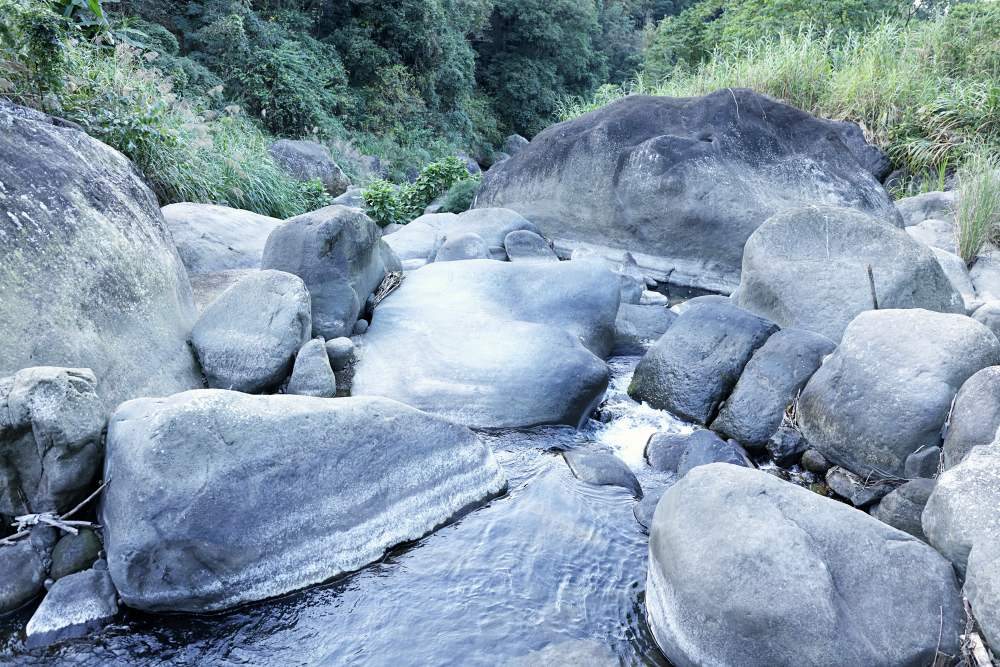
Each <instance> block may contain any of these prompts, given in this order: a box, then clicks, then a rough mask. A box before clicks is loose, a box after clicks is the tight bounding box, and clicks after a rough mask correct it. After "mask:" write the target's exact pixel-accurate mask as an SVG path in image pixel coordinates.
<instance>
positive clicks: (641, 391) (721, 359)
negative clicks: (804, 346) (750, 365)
mask: <svg viewBox="0 0 1000 667" xmlns="http://www.w3.org/2000/svg"><path fill="white" fill-rule="evenodd" d="M777 330H778V327H777V326H775V325H774V324H773V323H771V322H768V321H767V320H765V319H763V318H761V317H757V316H756V315H754V314H752V313H749V312H747V311H745V310H743V309H741V308H737V307H736V306H734V305H731V304H728V303H712V302H706V303H699V304H697V305H695V306H692V307H691V308H689V309H687V310H685V311H684V312H683V313H682V314H681V315H680V316H679V317H678V318H677V319H676V320H675V321H674V323H673V324H672V325H671V326H670V328H669V329H667V332H666V333H665V334H664V335H663V336H662V337H661V338H660V340H658V341H657V342H656V344H655V345H653V346H652V347H651V348H650V349H649V351H648V352H647V353H646V355H645V356H644V357H643V358H642V360H641V361H640V362H639V364H638V365H637V366H636V368H635V373H634V375H633V376H632V383H631V384H630V385H629V388H628V394H629V396H631V397H632V398H634V399H635V400H637V401H643V402H646V403H648V404H649V405H650V406H652V407H654V408H657V409H660V410H669V411H670V412H672V413H673V414H675V415H677V416H678V417H681V418H682V419H686V420H688V421H693V422H697V423H699V424H707V423H710V422H711V420H712V418H713V417H714V416H715V412H716V409H717V408H718V406H719V404H720V403H721V402H722V401H723V400H725V399H726V397H727V396H728V395H729V392H730V391H731V390H732V389H733V387H734V386H735V385H736V381H737V380H738V379H739V377H740V373H742V372H743V367H744V366H745V365H746V363H747V362H748V361H749V360H750V357H751V355H753V353H754V351H755V350H757V348H759V347H760V346H761V345H763V344H764V342H765V341H766V340H767V339H768V337H769V336H770V335H771V334H773V333H774V332H775V331H777Z"/></svg>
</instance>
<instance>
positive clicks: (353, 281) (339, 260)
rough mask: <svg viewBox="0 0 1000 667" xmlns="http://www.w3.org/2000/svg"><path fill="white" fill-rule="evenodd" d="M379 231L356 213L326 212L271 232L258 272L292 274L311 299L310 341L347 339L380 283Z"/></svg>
mask: <svg viewBox="0 0 1000 667" xmlns="http://www.w3.org/2000/svg"><path fill="white" fill-rule="evenodd" d="M380 238H381V234H380V232H379V229H378V226H377V225H376V224H375V223H374V222H373V221H372V219H371V218H369V217H368V216H367V215H365V214H364V213H363V212H361V211H359V210H358V209H355V208H348V207H346V206H327V207H326V208H321V209H319V210H318V211H313V212H311V213H305V214H303V215H300V216H297V217H295V218H291V219H290V220H286V221H285V222H284V223H282V224H281V225H280V226H279V227H278V228H277V229H275V230H274V231H273V232H271V235H270V236H269V237H268V239H267V245H266V246H265V248H264V259H263V263H262V267H263V268H265V269H277V270H279V271H285V272H287V273H291V274H294V275H296V276H298V277H299V278H302V281H303V282H304V283H305V285H306V288H307V289H308V290H309V295H310V297H312V327H313V335H314V336H322V337H323V338H338V337H340V336H349V335H350V334H351V328H352V327H353V326H354V323H355V322H356V321H357V319H358V314H359V313H360V312H361V309H362V307H363V306H364V305H365V301H366V300H367V299H368V296H369V295H370V294H371V293H372V292H374V291H375V289H376V288H377V287H378V286H379V283H381V282H382V279H383V278H385V273H386V270H385V260H384V259H383V256H382V251H381V248H380V245H381V244H380V242H379V239H380Z"/></svg>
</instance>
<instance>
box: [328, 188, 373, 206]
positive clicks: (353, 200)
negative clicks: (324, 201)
mask: <svg viewBox="0 0 1000 667" xmlns="http://www.w3.org/2000/svg"><path fill="white" fill-rule="evenodd" d="M364 191H365V189H364V188H359V187H357V186H354V185H351V186H348V188H347V189H346V190H344V194H342V195H338V196H336V197H334V198H333V201H332V202H330V203H331V204H337V205H339V206H350V207H351V208H361V209H363V208H364V207H365V197H364V194H363V193H364Z"/></svg>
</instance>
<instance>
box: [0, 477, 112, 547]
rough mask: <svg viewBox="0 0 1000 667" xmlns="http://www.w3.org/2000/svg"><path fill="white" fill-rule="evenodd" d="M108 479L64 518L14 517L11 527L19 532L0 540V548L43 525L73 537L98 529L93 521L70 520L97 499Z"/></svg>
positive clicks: (50, 514) (46, 514)
mask: <svg viewBox="0 0 1000 667" xmlns="http://www.w3.org/2000/svg"><path fill="white" fill-rule="evenodd" d="M110 481H111V480H110V479H108V480H106V481H104V482H103V483H102V484H101V485H100V486H98V487H97V489H96V490H95V491H94V492H93V493H91V494H90V495H89V496H87V497H86V498H85V499H84V500H83V501H82V502H81V503H80V504H78V505H77V506H76V507H74V508H73V509H71V510H70V511H68V512H66V513H65V514H63V515H62V516H57V515H56V514H55V513H53V512H41V513H39V514H23V515H21V516H18V517H14V523H12V524H11V525H12V526H14V527H15V528H17V532H15V533H14V534H13V535H8V536H7V537H5V538H3V539H2V540H0V546H9V545H12V544H14V542H16V541H17V540H19V539H21V538H22V537H27V536H28V535H30V534H31V529H32V528H34V527H35V526H37V525H38V524H40V523H42V524H45V525H48V526H53V527H55V528H58V529H59V530H62V531H65V532H67V533H72V534H73V535H76V534H78V533H79V532H80V531H79V528H98V527H99V526H98V525H97V524H95V523H93V522H91V521H70V520H69V518H70V517H71V516H73V515H74V514H76V513H77V512H79V511H80V510H81V509H83V508H84V507H86V506H87V504H88V503H89V502H90V501H92V500H93V499H94V498H96V497H97V496H98V495H99V494H100V493H101V491H103V490H104V488H105V487H106V486H107V485H108V482H110Z"/></svg>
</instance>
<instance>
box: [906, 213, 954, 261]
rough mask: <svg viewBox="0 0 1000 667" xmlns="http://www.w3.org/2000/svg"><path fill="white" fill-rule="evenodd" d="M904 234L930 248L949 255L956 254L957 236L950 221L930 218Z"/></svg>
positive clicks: (909, 228) (913, 226)
mask: <svg viewBox="0 0 1000 667" xmlns="http://www.w3.org/2000/svg"><path fill="white" fill-rule="evenodd" d="M906 233H907V234H909V235H910V237H911V238H912V239H913V240H915V241H919V242H920V243H923V244H924V245H926V246H930V247H931V248H937V249H939V250H944V251H945V252H949V253H951V254H955V253H957V252H958V235H957V234H956V231H955V223H954V222H952V221H950V220H938V219H935V218H930V219H928V220H924V221H923V222H920V223H918V224H916V225H912V226H910V227H907V228H906Z"/></svg>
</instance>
